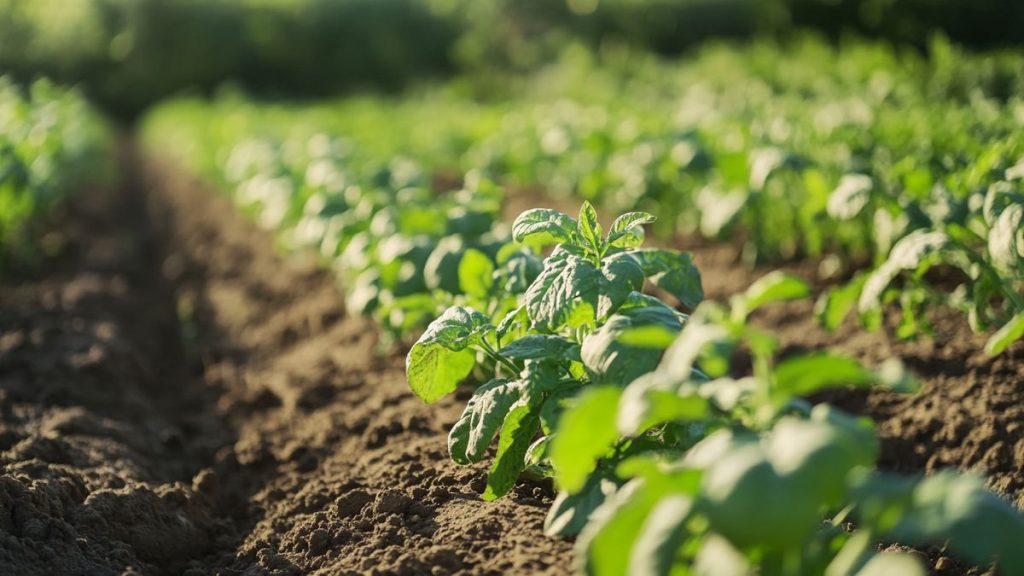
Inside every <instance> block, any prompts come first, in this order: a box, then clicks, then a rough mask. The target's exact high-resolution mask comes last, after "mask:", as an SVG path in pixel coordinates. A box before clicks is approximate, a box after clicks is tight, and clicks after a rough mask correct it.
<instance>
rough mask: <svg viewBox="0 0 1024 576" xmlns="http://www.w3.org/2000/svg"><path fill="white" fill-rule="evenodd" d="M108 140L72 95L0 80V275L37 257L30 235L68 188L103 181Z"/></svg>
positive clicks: (45, 84) (34, 237) (41, 85)
mask: <svg viewBox="0 0 1024 576" xmlns="http://www.w3.org/2000/svg"><path fill="white" fill-rule="evenodd" d="M109 143H110V141H109V135H108V134H107V132H106V129H105V127H104V125H103V124H102V123H101V121H100V120H99V116H98V114H97V113H96V112H95V111H93V110H92V109H91V108H90V107H89V106H88V105H87V103H86V101H85V99H84V98H82V97H81V96H80V95H78V94H77V93H75V92H72V91H69V90H66V89H61V88H57V87H55V86H53V85H51V84H50V83H49V82H46V81H43V80H40V81H37V82H35V83H34V84H32V85H31V86H30V87H29V88H28V89H27V90H24V89H21V88H19V87H17V86H15V85H14V84H13V83H11V82H9V81H8V80H7V79H5V78H3V77H0V274H2V273H3V272H4V269H5V268H8V267H10V266H11V265H12V264H26V263H30V262H31V261H32V260H33V257H34V256H37V255H38V249H39V246H38V244H37V242H36V240H37V239H38V234H37V233H36V232H37V231H35V230H33V229H32V228H33V226H34V225H35V224H37V223H38V222H39V221H40V220H42V219H45V218H46V217H47V216H48V215H49V214H50V213H51V212H52V211H53V210H54V208H55V207H56V206H57V205H58V204H59V203H60V202H61V200H63V199H64V198H65V197H66V196H67V194H69V193H70V192H72V191H73V190H72V188H73V187H84V186H88V185H93V184H96V183H99V182H102V181H104V180H105V179H109V178H110V170H109V167H110V162H109V157H108V152H109V150H108V148H109Z"/></svg>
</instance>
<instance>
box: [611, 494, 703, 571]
mask: <svg viewBox="0 0 1024 576" xmlns="http://www.w3.org/2000/svg"><path fill="white" fill-rule="evenodd" d="M693 509H694V505H693V499H692V498H688V497H686V496H682V495H672V496H667V497H665V498H662V499H661V500H659V501H658V503H657V504H656V505H655V506H654V508H653V509H652V510H651V511H650V513H649V514H648V515H647V519H646V520H644V523H643V526H642V527H641V529H640V533H639V535H638V536H637V539H636V542H635V543H634V544H633V549H632V550H631V551H630V555H629V570H628V571H627V574H630V575H631V576H661V575H662V574H669V573H670V572H671V570H672V565H673V564H674V562H675V559H676V554H677V552H678V551H679V547H680V546H682V544H683V542H684V541H685V539H686V537H687V536H688V535H689V533H688V532H687V530H686V521H687V520H688V519H689V518H690V515H691V514H692V513H693Z"/></svg>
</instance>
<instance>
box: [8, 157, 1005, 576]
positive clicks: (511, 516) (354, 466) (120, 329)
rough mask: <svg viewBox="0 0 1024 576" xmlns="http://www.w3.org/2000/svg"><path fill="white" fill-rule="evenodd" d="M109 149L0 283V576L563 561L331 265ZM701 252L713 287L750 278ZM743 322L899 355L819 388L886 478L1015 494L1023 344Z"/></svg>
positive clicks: (867, 354) (519, 496)
mask: <svg viewBox="0 0 1024 576" xmlns="http://www.w3.org/2000/svg"><path fill="white" fill-rule="evenodd" d="M124 163H125V167H126V170H127V172H128V173H127V175H126V182H125V185H124V186H122V187H120V188H119V189H117V190H110V191H93V192H90V193H89V194H88V195H83V196H82V197H81V198H80V200H79V201H77V202H75V203H73V204H72V206H71V209H70V210H69V213H68V214H66V215H65V216H64V217H63V218H62V221H63V222H65V225H64V226H63V227H62V234H63V235H64V236H65V239H66V241H67V247H68V249H67V250H65V252H64V253H63V254H62V255H61V256H60V257H57V258H53V259H51V260H48V261H46V262H44V264H43V266H42V269H41V270H40V271H39V272H38V273H37V274H35V275H33V276H32V277H21V278H18V279H16V280H10V279H9V280H7V281H5V282H6V283H4V284H2V285H0V574H25V575H35V574H115V575H118V574H147V575H148V574H157V575H160V574H188V575H191V576H198V575H200V574H245V575H262V574H280V575H285V574H563V573H566V572H568V571H569V569H570V567H571V553H570V547H571V544H570V543H569V542H566V541H562V540H558V539H553V538H547V537H544V536H543V535H542V529H541V527H542V523H543V518H544V514H545V513H546V509H547V506H548V504H549V503H550V498H551V490H550V487H549V486H545V485H538V484H532V483H528V482H524V483H521V484H520V485H519V486H518V487H517V488H516V490H515V491H514V493H513V494H511V495H510V496H509V497H507V498H505V499H502V500H501V501H499V502H494V503H486V502H483V501H481V500H480V498H479V494H480V493H481V492H482V491H483V487H484V473H485V470H484V468H483V467H482V466H471V467H460V466H457V465H455V464H454V463H452V462H451V461H450V460H449V459H448V457H447V450H446V446H445V441H446V438H445V436H446V431H447V429H448V427H449V426H450V425H451V424H452V423H453V422H454V420H455V419H456V418H457V416H458V414H459V410H460V404H462V403H464V401H465V399H466V395H467V392H466V391H462V392H460V394H459V395H457V397H455V398H451V399H449V400H447V401H442V402H441V403H439V404H437V405H433V406H426V405H423V404H422V403H421V402H420V401H419V400H418V399H417V398H415V397H414V396H413V395H412V394H411V393H410V392H409V391H408V387H407V386H406V384H405V377H404V372H403V355H402V354H401V352H400V351H399V352H398V353H395V354H391V355H381V354H379V353H378V345H377V335H376V332H375V330H374V327H373V326H372V324H371V323H370V322H369V321H367V320H365V319H362V318H359V317H357V316H354V315H350V314H348V313H347V312H346V310H345V307H344V303H343V298H342V293H341V289H340V288H339V287H338V286H337V285H336V282H335V280H334V279H333V278H332V277H331V276H330V275H329V274H328V273H326V272H323V271H321V270H319V269H318V267H317V266H316V264H315V263H314V262H308V261H301V260H297V259H295V258H282V257H280V256H279V255H278V254H277V252H276V251H275V249H274V245H273V243H272V240H271V239H270V236H269V235H267V234H265V233H263V232H262V231H260V230H258V229H256V228H255V227H254V226H253V225H251V224H250V223H249V222H248V221H245V220H244V219H242V218H240V217H239V216H237V215H236V213H235V211H234V210H233V209H232V207H231V206H230V204H229V203H228V202H227V201H226V200H225V199H223V198H221V197H219V196H218V195H217V194H215V193H214V192H212V191H210V190H208V189H205V188H204V187H202V186H200V185H199V184H197V183H196V182H194V181H192V180H190V179H188V178H187V177H185V176H183V175H182V174H181V173H180V172H178V171H176V170H175V169H173V168H172V167H168V166H166V165H163V164H160V163H156V162H147V163H141V162H139V161H138V160H137V159H135V158H133V157H132V155H131V153H130V151H129V152H127V153H126V157H125V161H124ZM513 203H515V200H513ZM695 254H696V260H697V263H698V266H699V267H700V269H701V270H702V273H703V277H704V285H705V289H706V292H707V293H708V295H709V297H711V298H714V299H719V300H724V299H726V298H727V297H728V295H730V294H732V293H735V292H737V291H740V290H743V289H745V288H746V286H748V285H749V284H750V283H751V282H752V281H753V280H754V279H756V278H757V277H758V276H759V275H760V274H761V273H763V272H764V271H751V270H749V269H747V268H746V267H744V266H743V265H742V264H740V263H739V258H738V254H737V251H736V250H735V248H733V247H730V246H705V245H697V246H696V247H695ZM792 271H794V272H796V273H798V274H801V275H803V276H805V277H807V278H809V279H812V280H814V277H815V272H816V268H815V266H814V265H812V264H800V265H797V266H794V267H792ZM814 284H815V286H816V289H817V290H820V289H822V288H823V286H824V285H825V284H826V283H825V282H819V281H816V280H814ZM756 320H757V322H759V323H760V324H762V325H763V326H765V327H769V328H771V329H773V330H774V331H776V332H777V333H778V334H779V336H780V337H781V339H782V341H783V342H784V343H785V344H786V345H787V349H786V353H791V352H795V351H799V350H808V349H817V348H821V347H823V346H829V347H832V348H834V349H838V350H839V351H842V352H845V353H847V354H849V355H852V356H854V357H857V358H860V359H863V360H864V361H866V362H868V363H869V364H872V363H878V362H881V361H882V360H883V359H885V358H888V357H893V356H895V357H899V358H902V359H903V360H904V361H905V362H906V363H907V364H908V365H909V366H910V367H911V368H912V369H913V370H914V371H915V372H916V373H917V374H918V375H919V376H920V377H921V379H922V381H923V382H924V384H925V387H924V390H923V391H922V393H920V394H918V395H916V396H912V397H904V396H897V395H893V394H886V393H881V392H871V393H843V394H839V395H836V396H835V397H834V398H830V399H831V400H833V401H835V402H838V403H840V404H841V405H843V406H844V407H845V408H847V409H849V410H852V411H855V412H857V413H861V414H867V415H870V416H872V417H873V418H875V419H876V420H877V421H878V423H879V431H880V434H881V437H882V440H883V453H882V465H883V467H885V468H887V469H891V470H899V471H903V472H913V473H923V472H930V471H934V470H937V469H940V468H944V467H957V468H960V469H969V470H977V471H978V472H980V473H983V474H985V475H986V476H987V477H988V478H989V482H990V484H991V485H992V486H993V487H994V488H996V489H997V490H999V491H1001V492H1002V493H1003V494H1005V495H1006V496H1007V498H1008V499H1010V501H1012V502H1015V503H1016V504H1017V505H1018V506H1021V507H1024V473H1022V468H1024V363H1022V360H1024V346H1022V345H1021V344H1018V345H1016V346H1015V347H1013V348H1012V349H1011V350H1010V351H1008V352H1007V353H1005V354H1004V355H1003V356H1001V357H1000V358H997V359H990V358H988V357H986V356H985V355H984V353H983V352H981V348H982V345H983V343H984V337H983V336H975V335H973V334H971V333H970V331H969V330H968V329H967V326H966V322H965V321H964V320H963V318H962V317H960V316H957V315H956V314H954V313H951V312H948V311H937V312H936V318H935V321H936V326H937V327H938V328H939V334H940V335H939V337H937V338H936V339H934V340H930V339H922V340H918V341H915V342H902V341H896V340H893V339H890V338H889V337H887V336H886V335H885V334H873V333H868V332H865V331H863V330H862V329H860V328H859V327H856V326H855V325H854V324H853V323H852V322H851V323H848V324H847V325H844V326H843V327H842V328H841V329H840V330H839V331H838V332H837V333H836V334H827V333H825V332H823V331H822V330H820V329H819V328H818V327H817V325H816V324H815V323H814V322H813V320H812V319H811V304H810V303H809V302H796V303H790V304H784V305H780V306H775V307H771V308H769V309H767V310H766V311H764V312H763V313H760V314H759V315H758V316H757V319H756ZM930 558H931V561H932V562H934V563H935V564H933V568H934V569H935V571H936V572H940V573H948V574H953V573H958V572H959V571H960V570H961V568H960V566H959V565H958V564H956V563H955V562H952V561H950V560H949V559H948V558H945V557H943V556H942V554H941V551H940V552H939V553H933V554H930Z"/></svg>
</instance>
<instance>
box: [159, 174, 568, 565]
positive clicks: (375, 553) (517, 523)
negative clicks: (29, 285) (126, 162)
mask: <svg viewBox="0 0 1024 576" xmlns="http://www.w3.org/2000/svg"><path fill="white" fill-rule="evenodd" d="M148 174H149V181H148V186H147V188H148V189H149V190H150V196H151V200H152V210H151V211H152V213H154V214H160V215H162V218H163V219H164V223H163V225H162V226H161V227H160V228H161V229H162V230H164V231H165V233H166V234H165V236H166V237H165V242H166V244H167V245H168V246H170V247H171V249H170V252H169V258H170V259H171V260H172V261H174V262H177V263H178V266H179V268H180V273H179V274H178V276H177V278H176V282H177V283H178V287H179V290H180V292H181V293H182V294H185V295H187V297H188V299H189V300H190V302H191V303H192V310H193V314H192V318H193V321H194V324H195V326H196V330H195V331H196V333H197V335H198V336H197V338H196V341H195V343H194V347H195V349H196V351H197V354H198V357H199V358H201V359H202V371H203V378H204V381H205V383H206V386H207V387H208V388H209V389H210V390H211V391H212V392H213V393H214V394H216V396H217V409H218V412H219V414H220V415H221V417H222V418H224V419H225V420H226V421H227V422H230V423H231V425H232V427H233V428H234V430H235V433H236V434H237V438H238V440H237V442H236V443H235V444H234V445H233V446H232V447H231V448H230V449H229V450H225V451H223V452H222V453H221V454H219V455H218V462H217V463H216V464H215V465H213V466H212V467H211V469H210V470H208V471H204V472H202V473H201V474H200V476H201V477H202V478H203V482H201V483H200V484H202V485H203V486H204V490H205V491H206V492H208V493H209V494H210V495H211V496H212V497H213V498H214V499H217V498H222V496H219V495H222V494H239V493H240V494H244V495H246V496H245V497H244V498H237V499H236V501H235V504H236V505H237V506H239V507H240V508H236V509H235V510H234V514H235V517H236V519H237V522H238V523H237V525H236V537H237V538H238V542H237V545H236V546H232V547H227V548H223V549H222V550H220V553H219V554H218V556H217V558H215V559H214V558H211V559H209V564H208V566H212V567H213V568H212V569H213V570H214V571H217V572H223V573H239V574H241V573H245V574H250V573H255V574H261V573H275V574H300V573H301V574H311V573H321V574H339V573H341V574H366V573H379V574H428V573H429V574H449V573H462V574H505V573H531V574H545V573H547V574H559V573H565V572H567V571H568V568H569V558H570V556H569V554H568V548H569V544H568V543H567V542H564V541H560V540H556V539H549V538H545V537H544V536H543V535H542V526H541V524H542V522H543V517H544V514H545V512H546V508H547V504H548V502H549V499H550V497H551V494H550V491H549V489H548V488H546V487H541V486H536V485H523V486H521V487H520V488H519V489H518V490H517V492H516V494H514V495H512V496H511V497H510V498H506V499H504V500H502V501H500V502H495V503H484V502H481V501H480V500H479V497H478V494H479V492H482V489H483V479H484V474H485V470H484V468H483V467H482V466H475V467H467V468H460V467H458V466H455V465H454V464H452V463H451V462H450V461H449V460H448V457H447V449H446V444H445V442H446V440H445V432H446V429H447V426H448V425H450V423H451V422H452V421H454V420H455V419H456V418H457V416H458V413H459V407H458V402H456V401H454V400H451V401H448V402H442V403H441V404H439V405H437V406H425V405H423V404H422V403H421V402H420V401H419V400H418V399H417V398H415V397H414V396H413V395H412V394H411V393H410V392H409V390H408V386H407V385H406V383H405V374H404V363H403V357H402V355H401V354H395V355H391V356H381V355H379V354H377V352H376V350H377V348H378V343H377V336H376V332H375V330H374V327H373V326H372V324H371V323H370V322H369V321H368V320H366V319H363V318H360V317H356V316H350V315H348V314H347V313H346V312H345V310H344V303H343V301H344V299H343V295H342V292H341V290H340V289H339V287H338V286H337V283H336V281H335V279H334V278H333V277H332V276H331V275H330V274H329V273H327V272H324V271H322V270H320V269H319V268H318V267H317V266H316V265H315V263H313V262H304V261H301V260H296V259H282V258H281V257H279V256H277V255H276V254H275V250H274V249H273V244H272V241H271V239H270V237H269V236H268V235H267V234H265V233H263V232H261V231H259V230H257V229H256V228H255V227H254V226H253V225H252V224H251V223H249V222H247V221H244V220H242V219H241V218H240V217H239V216H237V215H236V212H235V210H234V209H233V208H232V206H231V205H230V204H229V203H228V202H227V200H225V199H223V198H221V197H218V196H217V195H216V194H214V193H212V192H211V191H210V190H207V189H204V188H203V187H201V186H199V185H197V184H196V183H195V182H193V181H191V180H189V179H187V178H185V177H183V176H182V175H181V174H180V173H179V172H177V171H175V170H174V169H173V168H170V167H167V166H163V165H160V164H157V163H154V164H152V165H151V166H150V167H149V169H148ZM239 262H244V263H245V264H244V266H239V265H238V263H239Z"/></svg>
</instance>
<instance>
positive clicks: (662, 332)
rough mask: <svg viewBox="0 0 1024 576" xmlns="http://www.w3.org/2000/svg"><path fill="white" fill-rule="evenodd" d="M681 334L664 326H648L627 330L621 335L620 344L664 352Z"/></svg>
mask: <svg viewBox="0 0 1024 576" xmlns="http://www.w3.org/2000/svg"><path fill="white" fill-rule="evenodd" d="M677 336H679V332H678V331H676V330H671V329H669V328H666V327H664V326H658V325H656V324H648V325H646V326H634V327H631V328H627V329H625V330H623V331H622V333H620V334H619V342H621V343H622V344H624V345H626V346H630V347H633V348H652V349H656V350H664V349H666V348H668V347H669V346H671V345H672V343H673V342H675V340H676V337H677Z"/></svg>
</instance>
